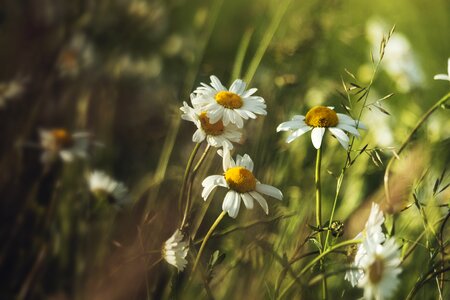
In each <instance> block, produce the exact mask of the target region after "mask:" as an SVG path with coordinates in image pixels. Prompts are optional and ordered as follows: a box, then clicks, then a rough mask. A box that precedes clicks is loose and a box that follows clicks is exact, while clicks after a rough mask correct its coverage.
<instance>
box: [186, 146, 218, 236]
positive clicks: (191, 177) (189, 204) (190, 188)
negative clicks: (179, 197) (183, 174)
mask: <svg viewBox="0 0 450 300" xmlns="http://www.w3.org/2000/svg"><path fill="white" fill-rule="evenodd" d="M197 145H200V143H198V144H197ZM210 148H211V146H210V145H209V144H208V146H206V148H205V151H203V154H202V156H201V157H200V159H199V160H198V162H197V164H196V165H195V167H194V169H193V170H192V173H191V176H190V177H189V184H188V191H187V198H186V205H185V207H184V213H183V220H182V221H181V225H180V229H182V228H183V227H184V226H185V225H186V221H187V217H188V215H189V210H190V209H191V192H192V184H193V183H194V179H195V175H196V174H197V171H198V169H199V168H200V166H201V165H202V163H203V161H204V160H205V158H206V155H207V154H208V152H209V149H210ZM194 150H195V149H194ZM197 150H198V149H197ZM190 163H191V164H192V161H191V162H190ZM188 165H189V162H188ZM189 167H190V166H189ZM186 179H187V178H186ZM183 184H185V181H183ZM182 189H183V187H182Z"/></svg>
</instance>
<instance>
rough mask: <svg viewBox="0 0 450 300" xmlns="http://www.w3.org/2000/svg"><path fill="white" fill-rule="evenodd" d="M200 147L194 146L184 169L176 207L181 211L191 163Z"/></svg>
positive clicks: (198, 144)
mask: <svg viewBox="0 0 450 300" xmlns="http://www.w3.org/2000/svg"><path fill="white" fill-rule="evenodd" d="M200 145H201V143H197V144H195V147H194V149H192V152H191V155H190V156H189V159H188V162H187V165H186V169H185V170H184V175H183V183H182V184H181V189H180V195H179V198H178V207H179V208H180V209H181V206H182V203H183V198H184V192H185V190H186V184H187V181H188V178H189V172H190V171H191V167H192V163H193V162H194V158H195V155H196V154H197V152H198V149H200ZM181 227H182V226H181Z"/></svg>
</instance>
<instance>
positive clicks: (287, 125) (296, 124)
mask: <svg viewBox="0 0 450 300" xmlns="http://www.w3.org/2000/svg"><path fill="white" fill-rule="evenodd" d="M303 126H306V124H305V122H304V121H300V120H293V121H287V122H283V123H281V124H280V125H278V127H277V132H280V131H287V130H295V129H298V128H301V127H303Z"/></svg>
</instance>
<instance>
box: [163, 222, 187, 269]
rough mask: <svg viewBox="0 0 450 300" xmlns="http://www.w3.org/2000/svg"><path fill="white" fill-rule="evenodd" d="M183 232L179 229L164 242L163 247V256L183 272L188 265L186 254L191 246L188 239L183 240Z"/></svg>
mask: <svg viewBox="0 0 450 300" xmlns="http://www.w3.org/2000/svg"><path fill="white" fill-rule="evenodd" d="M183 239H184V236H183V233H182V232H181V231H180V230H179V229H177V230H176V231H175V232H174V234H173V235H172V236H171V237H170V238H169V239H168V240H167V241H166V242H165V243H164V245H163V249H162V256H163V258H164V259H165V260H166V261H167V262H168V263H169V264H171V265H172V266H174V267H176V268H177V269H178V272H182V271H183V270H184V268H185V267H186V265H187V260H186V255H187V253H188V250H189V247H188V243H187V241H183Z"/></svg>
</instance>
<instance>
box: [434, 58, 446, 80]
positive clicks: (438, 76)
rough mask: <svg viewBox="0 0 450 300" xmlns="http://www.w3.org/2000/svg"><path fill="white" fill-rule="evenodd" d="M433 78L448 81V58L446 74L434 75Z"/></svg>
mask: <svg viewBox="0 0 450 300" xmlns="http://www.w3.org/2000/svg"><path fill="white" fill-rule="evenodd" d="M434 80H447V81H450V58H449V59H448V61H447V74H437V75H434Z"/></svg>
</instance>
